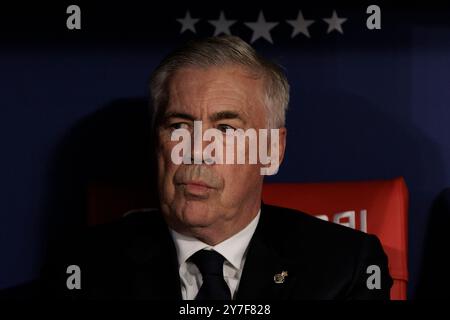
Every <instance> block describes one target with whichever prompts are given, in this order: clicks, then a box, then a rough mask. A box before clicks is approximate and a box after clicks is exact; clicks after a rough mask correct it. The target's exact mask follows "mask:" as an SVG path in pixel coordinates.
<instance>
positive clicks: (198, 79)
mask: <svg viewBox="0 0 450 320" xmlns="http://www.w3.org/2000/svg"><path fill="white" fill-rule="evenodd" d="M224 68H228V69H227V70H223V69H224ZM229 69H233V67H223V68H215V67H212V68H208V69H200V68H185V69H181V70H180V71H178V73H177V74H178V76H175V77H174V78H172V81H171V82H170V85H169V101H168V106H167V112H194V113H205V112H207V113H209V114H214V113H218V112H223V111H234V112H236V113H240V114H242V115H246V114H248V113H252V112H255V107H256V108H258V106H259V105H261V106H262V104H263V99H262V92H261V88H259V85H260V84H259V83H255V81H257V80H256V79H255V78H253V79H249V78H248V77H244V78H243V77H240V76H238V75H236V76H235V75H234V74H233V70H229ZM191 71H192V74H191V73H190V72H191ZM196 72H199V73H198V74H195V73H196ZM239 72H240V73H241V74H242V72H244V71H242V70H238V73H239ZM203 73H208V74H206V75H205V74H203ZM186 74H188V76H187V75H186Z"/></svg>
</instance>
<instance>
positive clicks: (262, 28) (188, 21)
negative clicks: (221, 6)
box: [176, 10, 348, 44]
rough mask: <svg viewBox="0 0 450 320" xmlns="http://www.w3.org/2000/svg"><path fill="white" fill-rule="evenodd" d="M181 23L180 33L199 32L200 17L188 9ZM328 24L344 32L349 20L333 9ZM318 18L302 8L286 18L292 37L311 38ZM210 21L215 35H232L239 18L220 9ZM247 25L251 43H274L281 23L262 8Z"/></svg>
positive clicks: (330, 27)
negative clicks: (270, 19) (271, 19)
mask: <svg viewBox="0 0 450 320" xmlns="http://www.w3.org/2000/svg"><path fill="white" fill-rule="evenodd" d="M176 20H177V21H178V22H179V23H181V31H180V33H183V32H185V31H188V30H190V31H192V32H193V33H197V30H196V29H195V24H196V23H197V22H199V21H200V19H195V18H192V17H191V14H190V12H189V10H188V11H186V15H185V17H184V18H180V19H176ZM322 20H324V21H325V22H326V23H327V24H328V30H327V33H330V32H332V31H337V32H339V33H341V34H343V33H344V31H343V30H342V24H343V23H344V22H345V21H347V20H348V19H347V18H343V17H339V16H338V15H337V13H336V10H333V14H332V15H331V17H330V18H324V19H322ZM315 21H316V20H306V19H305V18H304V17H303V13H302V11H301V10H299V11H298V14H297V19H295V20H286V23H288V24H289V25H290V26H291V27H292V34H291V38H295V37H296V36H297V35H298V34H299V33H302V34H303V35H305V36H306V37H308V38H311V36H310V34H309V30H308V28H309V26H310V25H312V24H313V23H314V22H315ZM208 22H209V23H210V24H211V25H213V26H214V28H215V30H214V36H217V35H220V34H222V33H223V34H226V35H231V31H230V27H231V26H232V25H234V24H235V23H236V22H237V20H227V18H226V17H225V13H224V12H223V11H220V15H219V18H218V19H217V20H208ZM244 24H245V26H247V27H248V28H250V29H252V31H253V33H252V38H251V40H250V42H251V43H253V42H255V41H256V40H258V39H259V38H264V39H266V40H267V41H268V42H270V43H272V44H273V40H272V35H271V33H270V32H271V30H272V29H273V28H275V27H276V26H277V25H278V24H279V23H278V22H268V21H266V18H265V17H264V14H263V11H262V10H261V11H260V12H259V15H258V20H257V21H255V22H244Z"/></svg>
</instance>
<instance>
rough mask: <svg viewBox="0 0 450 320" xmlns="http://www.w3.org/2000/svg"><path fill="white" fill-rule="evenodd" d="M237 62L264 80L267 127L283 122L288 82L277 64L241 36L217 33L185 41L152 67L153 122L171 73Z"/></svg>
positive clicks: (165, 100)
mask: <svg viewBox="0 0 450 320" xmlns="http://www.w3.org/2000/svg"><path fill="white" fill-rule="evenodd" d="M227 65H238V66H243V67H245V68H246V69H247V70H248V71H249V72H252V73H254V74H255V76H256V77H262V78H263V80H264V93H265V97H264V100H265V103H264V104H265V107H266V110H267V115H268V119H267V125H268V127H269V128H281V127H284V125H285V118H286V110H287V107H288V104H289V83H288V81H287V78H286V75H285V74H284V72H283V70H282V69H281V67H280V66H279V65H277V64H275V63H273V62H271V61H269V60H267V59H265V58H263V57H261V56H260V55H259V54H257V53H256V51H255V50H254V49H253V48H252V47H251V46H250V45H249V44H248V43H246V42H245V41H243V40H242V39H241V38H239V37H236V36H218V37H210V38H206V39H200V40H194V41H191V42H188V43H187V44H186V45H185V46H183V47H181V48H179V49H178V50H176V51H174V52H173V53H171V54H169V55H168V56H167V57H166V58H165V59H164V60H163V61H162V62H161V63H160V65H159V66H158V67H157V68H156V69H155V71H154V72H153V74H152V76H151V80H150V95H151V108H153V110H152V115H153V120H152V124H153V125H155V124H156V123H157V121H158V119H159V117H160V116H161V115H162V114H161V110H164V108H165V107H166V105H167V103H168V100H169V97H168V82H169V81H170V78H171V77H172V76H173V75H174V74H175V72H176V71H177V70H179V69H181V68H184V67H201V68H207V67H216V66H227Z"/></svg>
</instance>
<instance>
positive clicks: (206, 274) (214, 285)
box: [190, 250, 231, 300]
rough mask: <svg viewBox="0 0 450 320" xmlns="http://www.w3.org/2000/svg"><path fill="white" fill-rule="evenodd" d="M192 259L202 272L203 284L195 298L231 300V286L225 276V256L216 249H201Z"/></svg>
mask: <svg viewBox="0 0 450 320" xmlns="http://www.w3.org/2000/svg"><path fill="white" fill-rule="evenodd" d="M190 260H191V261H192V262H193V263H195V265H196V266H197V268H198V269H199V270H200V272H201V273H202V278H203V284H202V286H201V287H200V290H199V291H198V294H197V296H196V297H195V300H231V292H230V288H228V285H227V283H226V282H225V279H224V278H223V262H224V260H225V258H224V257H223V256H222V255H221V254H220V253H217V252H216V251H212V250H200V251H197V252H196V253H194V254H193V255H192V257H191V258H190Z"/></svg>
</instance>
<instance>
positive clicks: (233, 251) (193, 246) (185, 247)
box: [169, 210, 261, 269]
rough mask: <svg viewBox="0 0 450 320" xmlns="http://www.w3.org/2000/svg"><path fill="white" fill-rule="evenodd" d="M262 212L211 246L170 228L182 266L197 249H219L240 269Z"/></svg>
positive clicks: (218, 250)
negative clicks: (232, 233)
mask: <svg viewBox="0 0 450 320" xmlns="http://www.w3.org/2000/svg"><path fill="white" fill-rule="evenodd" d="M260 214H261V210H259V211H258V214H257V215H256V217H255V218H253V220H252V221H251V222H250V223H249V224H248V225H247V226H246V227H245V228H244V229H242V230H241V231H239V232H238V233H236V234H234V235H233V236H231V237H230V238H228V239H226V240H224V241H222V242H221V243H218V244H216V245H215V246H210V245H208V244H206V243H204V242H202V241H200V240H198V239H196V238H194V237H190V236H186V235H183V234H181V233H178V232H176V231H175V230H173V229H171V228H169V229H170V233H171V235H172V238H173V240H174V242H175V247H176V249H177V257H178V263H179V265H180V266H181V265H182V264H183V263H185V262H186V260H187V259H189V257H190V256H192V255H193V254H194V253H196V252H197V251H199V250H203V249H208V250H215V251H217V252H218V253H220V254H221V255H222V256H223V257H224V258H225V259H227V261H228V262H229V263H231V264H232V265H233V267H234V268H236V269H240V268H241V267H242V266H241V264H242V258H243V256H244V254H245V251H246V250H247V247H248V244H249V243H250V240H251V239H252V237H253V234H254V233H255V230H256V226H257V225H258V221H259V217H260Z"/></svg>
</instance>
